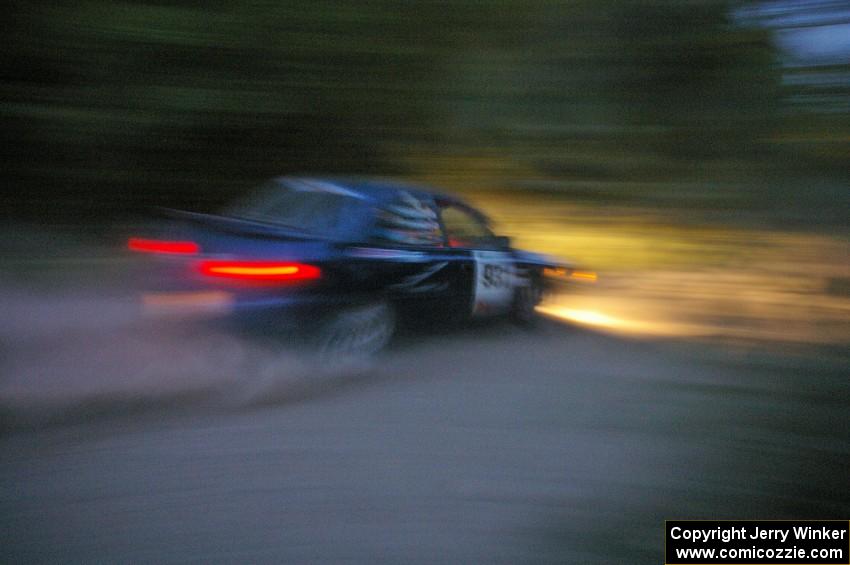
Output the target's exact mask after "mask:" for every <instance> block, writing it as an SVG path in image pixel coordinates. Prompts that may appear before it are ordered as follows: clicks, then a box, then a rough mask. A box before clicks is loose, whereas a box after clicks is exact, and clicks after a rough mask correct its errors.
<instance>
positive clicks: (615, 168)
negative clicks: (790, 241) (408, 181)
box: [0, 0, 780, 215]
mask: <svg viewBox="0 0 850 565" xmlns="http://www.w3.org/2000/svg"><path fill="white" fill-rule="evenodd" d="M7 14H8V16H7V24H6V25H7V28H9V29H8V31H7V33H6V38H7V43H8V49H7V50H5V52H4V53H3V54H2V57H3V64H4V68H6V69H7V72H6V73H5V75H4V78H3V90H4V98H5V100H4V103H3V106H2V110H0V115H2V117H3V120H4V122H5V125H6V127H5V128H4V134H5V135H6V137H7V139H6V141H8V142H9V143H7V144H6V145H7V147H8V149H6V150H4V153H3V154H2V156H0V158H1V159H2V165H3V167H4V170H6V171H7V174H8V175H9V176H10V181H11V182H13V183H15V186H20V187H21V189H22V190H21V191H18V192H17V193H16V194H14V195H12V196H9V197H7V198H6V204H7V206H6V208H7V209H9V210H13V211H22V212H30V213H34V214H35V215H39V214H42V213H44V212H48V213H49V212H50V210H49V209H48V208H45V204H44V203H45V202H46V201H48V200H49V199H53V200H56V199H58V200H59V201H61V202H62V203H63V207H64V208H65V209H68V210H74V211H75V213H86V212H90V213H93V214H102V213H113V212H116V211H126V210H132V209H134V208H135V207H137V206H138V205H140V204H167V205H176V206H186V205H188V206H192V207H195V208H198V207H203V206H204V205H214V204H216V203H217V202H219V201H221V200H222V199H224V198H226V197H228V196H229V195H230V194H232V193H234V192H238V191H241V190H243V189H244V188H246V187H247V186H250V185H252V184H254V183H255V182H257V181H259V180H260V179H262V178H265V177H268V176H272V175H276V174H281V173H295V172H311V171H316V172H346V173H381V174H405V175H413V176H420V177H421V176H428V175H430V174H431V173H432V171H431V167H432V166H433V165H434V163H435V162H437V161H440V160H441V159H442V160H443V162H447V161H446V160H445V159H451V158H456V157H461V156H477V155H478V156H480V155H489V156H494V157H493V159H494V160H495V159H498V160H499V161H501V164H500V165H498V166H495V167H494V168H493V169H492V170H491V171H490V173H489V175H488V176H487V178H492V177H493V176H494V175H495V174H496V173H498V175H499V176H500V178H501V179H502V180H503V182H504V183H505V184H509V183H510V182H511V181H514V180H517V178H512V175H522V177H523V178H526V179H527V178H529V177H532V178H537V179H548V180H561V181H563V180H566V181H569V180H573V179H579V180H588V179H602V180H623V179H632V180H634V178H636V177H638V176H642V177H644V178H656V179H658V178H660V179H667V178H670V177H673V176H675V175H677V174H681V173H682V170H685V169H689V168H693V167H694V166H695V163H700V162H702V161H704V160H711V159H714V160H718V159H721V160H722V159H725V158H731V157H736V158H738V157H739V156H740V155H741V153H742V152H744V153H746V152H748V151H749V152H750V153H752V152H753V149H759V148H761V147H762V146H763V145H764V143H763V142H764V140H765V138H767V137H769V133H770V131H771V128H773V127H774V125H775V120H776V116H777V108H778V103H779V99H780V98H779V93H778V89H777V85H778V76H779V75H778V69H777V67H776V65H775V64H774V61H773V53H772V51H771V49H770V47H769V43H768V40H767V32H766V31H757V30H756V31H754V30H752V29H744V28H741V27H736V26H735V25H733V23H732V22H731V21H730V18H729V6H728V5H727V3H725V2H719V1H702V2H682V1H680V0H652V1H636V0H609V1H606V2H599V1H590V0H573V1H567V0H564V1H555V0H548V1H545V0H541V1H513V2H507V1H500V2H485V1H477V2H464V3H459V2H458V3H455V2H451V3H442V2H424V1H422V2H409V3H398V2H390V1H388V0H369V1H366V2H364V1H310V2H302V1H299V2H295V1H283V2H262V1H259V0H244V1H242V2H235V3H225V2H169V1H164V0H163V1H149V2H142V1H132V0H125V1H122V2H108V1H106V0H88V1H84V2H77V3H67V4H66V3H46V2H45V3H32V2H16V3H13V4H12V5H11V7H10V8H9V9H7ZM505 163H509V164H510V166H507V165H505ZM24 194H25V195H26V196H22V195H24Z"/></svg>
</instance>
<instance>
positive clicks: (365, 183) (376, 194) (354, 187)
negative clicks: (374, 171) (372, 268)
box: [275, 176, 470, 207]
mask: <svg viewBox="0 0 850 565" xmlns="http://www.w3.org/2000/svg"><path fill="white" fill-rule="evenodd" d="M275 181H277V182H280V183H286V182H289V181H302V182H319V183H328V184H331V185H335V186H338V187H340V188H344V189H347V190H350V191H352V192H355V193H357V194H358V195H360V196H362V197H364V198H367V199H369V200H372V201H374V202H386V201H389V200H392V199H394V198H395V197H396V196H397V195H398V194H399V193H401V192H408V193H410V194H413V195H414V196H418V197H432V198H434V199H437V200H445V201H448V202H451V203H455V204H460V205H462V206H466V207H470V206H469V205H468V204H466V203H465V202H463V201H462V200H460V199H459V198H457V197H455V196H452V195H450V194H445V193H442V192H439V191H436V190H433V189H431V188H430V187H426V186H423V185H419V184H415V183H410V182H406V181H399V180H395V179H387V178H378V177H344V176H322V177H314V176H303V177H302V176H282V177H277V178H276V179H275Z"/></svg>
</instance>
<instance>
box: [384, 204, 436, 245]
mask: <svg viewBox="0 0 850 565" xmlns="http://www.w3.org/2000/svg"><path fill="white" fill-rule="evenodd" d="M373 239H375V240H377V241H378V242H386V243H392V244H395V245H430V246H440V245H442V243H443V234H442V232H441V231H440V222H439V220H438V219H437V211H436V209H435V207H434V203H433V201H432V200H426V199H423V198H421V197H418V196H414V195H413V194H411V193H409V192H407V191H403V192H400V193H399V195H398V196H397V197H396V198H395V199H393V200H392V201H390V202H388V203H386V204H383V205H381V206H380V207H379V208H378V209H377V211H376V217H375V228H374V233H373Z"/></svg>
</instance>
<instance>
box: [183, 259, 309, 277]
mask: <svg viewBox="0 0 850 565" xmlns="http://www.w3.org/2000/svg"><path fill="white" fill-rule="evenodd" d="M198 270H199V271H200V272H201V273H202V274H204V275H206V276H209V277H221V278H227V279H238V280H244V281H258V282H263V281H268V282H281V283H284V282H302V281H308V280H314V279H318V278H319V277H320V276H321V274H322V272H321V270H320V269H319V268H318V267H316V266H314V265H305V264H304V263H292V262H279V261H224V260H209V261H200V262H199V263H198Z"/></svg>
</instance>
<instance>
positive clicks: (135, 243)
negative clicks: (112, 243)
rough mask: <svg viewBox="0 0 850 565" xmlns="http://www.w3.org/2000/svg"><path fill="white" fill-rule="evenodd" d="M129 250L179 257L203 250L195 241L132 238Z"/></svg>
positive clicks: (128, 244)
mask: <svg viewBox="0 0 850 565" xmlns="http://www.w3.org/2000/svg"><path fill="white" fill-rule="evenodd" d="M127 248H128V249H130V250H131V251H141V252H143V253H172V254H177V255H194V254H196V253H198V252H199V251H200V250H201V248H200V246H199V245H198V244H197V243H195V242H194V241H166V240H162V239H142V238H139V237H131V238H130V241H128V242H127Z"/></svg>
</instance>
